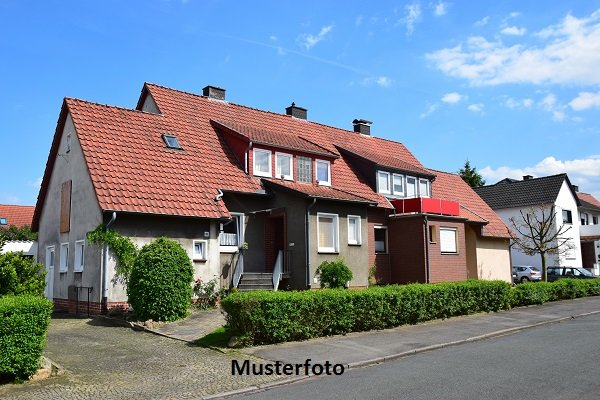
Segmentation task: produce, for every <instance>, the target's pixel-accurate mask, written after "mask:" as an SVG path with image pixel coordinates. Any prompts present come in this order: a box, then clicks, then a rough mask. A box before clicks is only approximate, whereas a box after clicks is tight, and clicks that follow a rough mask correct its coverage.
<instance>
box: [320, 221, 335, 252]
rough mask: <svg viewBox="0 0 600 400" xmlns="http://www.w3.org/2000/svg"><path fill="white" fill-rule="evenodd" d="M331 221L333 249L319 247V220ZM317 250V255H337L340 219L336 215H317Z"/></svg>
mask: <svg viewBox="0 0 600 400" xmlns="http://www.w3.org/2000/svg"><path fill="white" fill-rule="evenodd" d="M321 217H323V218H332V219H333V232H332V234H333V247H321V246H320V244H319V237H321V224H320V223H319V222H320V221H319V220H320V218H321ZM317 249H318V252H319V253H338V252H339V249H340V217H339V215H337V214H330V213H317Z"/></svg>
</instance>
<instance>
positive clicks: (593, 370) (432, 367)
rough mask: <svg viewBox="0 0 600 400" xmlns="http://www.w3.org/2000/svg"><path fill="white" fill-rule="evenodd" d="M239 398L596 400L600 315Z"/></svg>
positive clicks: (598, 391) (598, 393)
mask: <svg viewBox="0 0 600 400" xmlns="http://www.w3.org/2000/svg"><path fill="white" fill-rule="evenodd" d="M235 398H236V399H242V398H243V399H244V400H250V399H286V400H287V399H343V400H350V399H386V400H387V399H411V400H421V399H444V400H453V399H456V400H459V399H460V400H470V399H473V400H475V399H477V400H481V399H485V400H488V399H490V400H494V399H498V400H500V399H501V400H505V399H520V400H521V399H522V400H534V399H540V400H542V399H543V400H552V399H557V400H558V399H560V400H569V399H574V400H575V399H576V400H586V399H590V400H592V399H593V400H597V399H600V315H598V314H596V315H592V316H588V317H582V318H577V319H572V320H568V321H564V322H561V323H555V324H549V325H545V326H541V327H538V328H534V329H530V330H527V331H523V332H519V333H515V334H512V335H508V336H502V337H497V338H494V339H488V340H483V341H479V342H473V343H467V344H463V345H460V346H454V347H448V348H444V349H440V350H435V351H430V352H426V353H421V354H417V355H414V356H410V357H406V358H402V359H399V360H396V361H393V362H388V363H383V364H379V365H377V366H373V367H369V368H359V369H354V370H349V371H346V372H345V373H344V374H343V375H342V376H332V377H326V378H315V379H309V380H304V381H302V382H299V383H295V384H290V385H285V386H281V387H277V388H273V389H271V390H267V391H264V392H260V393H254V394H251V395H246V396H238V397H235Z"/></svg>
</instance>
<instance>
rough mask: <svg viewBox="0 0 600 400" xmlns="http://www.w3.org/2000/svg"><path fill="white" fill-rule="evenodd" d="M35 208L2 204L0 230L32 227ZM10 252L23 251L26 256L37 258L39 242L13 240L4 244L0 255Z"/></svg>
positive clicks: (0, 205)
mask: <svg viewBox="0 0 600 400" xmlns="http://www.w3.org/2000/svg"><path fill="white" fill-rule="evenodd" d="M34 210H35V207H34V206H20V205H11V204H0V229H8V228H9V227H11V226H16V227H19V228H20V227H23V226H31V220H32V218H33V212H34ZM9 251H15V252H18V251H21V252H23V254H24V255H26V256H30V257H33V258H37V242H36V241H34V240H11V241H8V242H6V243H5V244H4V246H3V247H2V248H1V249H0V253H7V252H9Z"/></svg>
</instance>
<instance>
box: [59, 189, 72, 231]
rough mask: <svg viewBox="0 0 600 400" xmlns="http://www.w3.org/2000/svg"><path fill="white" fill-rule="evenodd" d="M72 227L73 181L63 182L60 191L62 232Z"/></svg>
mask: <svg viewBox="0 0 600 400" xmlns="http://www.w3.org/2000/svg"><path fill="white" fill-rule="evenodd" d="M70 229H71V181H66V182H63V184H62V188H61V192H60V233H65V232H69V230H70Z"/></svg>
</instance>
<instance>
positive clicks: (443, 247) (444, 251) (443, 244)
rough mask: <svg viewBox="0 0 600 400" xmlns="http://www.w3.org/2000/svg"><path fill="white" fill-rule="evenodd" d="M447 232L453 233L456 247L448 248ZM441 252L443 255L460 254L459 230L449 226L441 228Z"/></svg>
mask: <svg viewBox="0 0 600 400" xmlns="http://www.w3.org/2000/svg"><path fill="white" fill-rule="evenodd" d="M445 232H452V234H453V236H454V247H453V248H450V247H448V242H446V240H448V238H447V237H446V235H445V234H444V233H445ZM440 251H441V253H442V254H458V229H456V228H451V227H447V226H440Z"/></svg>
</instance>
